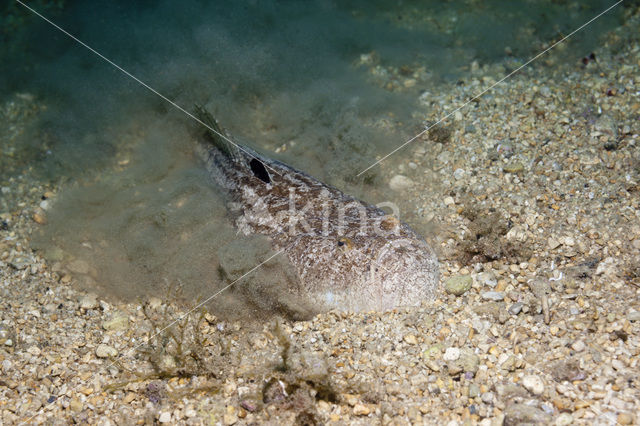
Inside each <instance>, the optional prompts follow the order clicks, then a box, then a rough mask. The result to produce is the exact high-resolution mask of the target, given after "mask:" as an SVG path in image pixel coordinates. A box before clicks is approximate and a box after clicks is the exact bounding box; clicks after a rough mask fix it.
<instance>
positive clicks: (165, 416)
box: [158, 411, 171, 423]
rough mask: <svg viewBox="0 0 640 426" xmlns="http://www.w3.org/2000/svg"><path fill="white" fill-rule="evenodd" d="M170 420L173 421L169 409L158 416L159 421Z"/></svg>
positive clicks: (165, 421)
mask: <svg viewBox="0 0 640 426" xmlns="http://www.w3.org/2000/svg"><path fill="white" fill-rule="evenodd" d="M170 421H171V413H170V412H168V411H163V412H162V413H160V415H159V416H158V422H159V423H169V422H170Z"/></svg>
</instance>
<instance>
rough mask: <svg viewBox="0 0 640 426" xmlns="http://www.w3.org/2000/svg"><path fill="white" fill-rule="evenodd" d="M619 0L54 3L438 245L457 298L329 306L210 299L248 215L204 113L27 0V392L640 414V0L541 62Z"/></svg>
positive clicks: (21, 290) (27, 419) (18, 150)
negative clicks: (295, 307)
mask: <svg viewBox="0 0 640 426" xmlns="http://www.w3.org/2000/svg"><path fill="white" fill-rule="evenodd" d="M613 4H614V3H607V2H600V1H593V2H552V1H549V2H546V1H545V2H535V3H534V2H498V1H494V2H486V3H483V4H478V3H477V2H474V1H452V2H447V3H445V4H443V3H441V2H413V1H407V2H400V3H398V2H384V1H376V2H358V1H349V2H340V3H339V4H338V3H334V2H330V1H317V2H309V3H307V4H304V5H303V4H302V3H296V2H255V1H243V2H233V5H226V4H225V5H221V4H217V3H216V4H213V5H210V4H202V3H200V2H193V3H186V4H182V3H181V4H180V6H178V5H176V4H173V3H171V2H163V3H160V4H150V3H149V4H147V3H141V4H139V5H137V6H135V7H134V6H130V5H127V4H126V3H124V2H123V3H120V2H105V4H99V3H92V5H91V6H89V5H83V4H79V3H76V2H55V3H53V2H46V1H35V2H29V3H28V5H29V6H30V7H33V8H34V9H35V10H36V11H38V12H40V13H42V14H43V15H44V16H46V17H48V18H50V19H51V20H52V21H53V22H55V23H56V24H58V25H60V26H61V27H62V28H64V29H65V30H68V31H69V32H70V33H72V34H73V35H75V36H77V37H78V38H79V39H80V40H82V41H83V42H85V43H87V44H88V45H90V46H91V47H92V48H94V49H96V51H98V52H100V53H101V54H103V55H104V56H105V57H107V58H109V59H110V60H113V61H114V62H115V63H117V64H119V65H120V66H122V67H123V68H125V69H126V70H127V72H130V73H131V74H132V75H135V76H136V77H137V78H139V79H140V80H142V81H144V82H145V83H146V84H148V85H149V86H150V87H152V88H154V89H155V90H157V91H158V92H159V93H161V94H163V96H166V97H167V98H168V99H170V100H171V101H172V102H174V103H175V104H177V105H179V106H181V107H184V108H185V109H186V110H188V111H190V110H191V109H192V107H193V105H194V104H202V105H205V106H206V107H207V108H208V109H209V110H211V111H212V112H213V113H214V114H215V115H216V117H217V118H218V119H219V121H220V122H221V123H222V124H223V125H224V126H225V127H226V128H228V129H229V131H230V133H231V134H233V135H234V136H235V137H236V138H238V140H239V141H241V142H242V143H246V144H247V145H248V146H251V147H252V148H253V149H256V150H258V151H259V152H261V153H263V154H265V155H267V156H269V157H271V158H275V159H278V160H281V161H284V162H286V163H289V164H291V165H292V166H294V167H296V168H298V169H300V170H304V171H305V172H307V173H309V174H310V175H312V176H315V177H317V178H318V179H320V180H321V181H324V182H327V183H328V184H331V185H334V186H336V187H338V188H340V189H342V190H343V191H345V192H346V193H348V194H351V195H354V196H357V197H358V198H361V199H363V200H366V201H368V202H370V203H379V202H387V203H393V204H394V205H396V206H397V207H398V209H399V214H400V219H401V220H403V221H406V222H407V223H408V224H409V225H410V226H411V227H412V228H413V229H414V230H415V231H416V232H418V233H419V234H421V235H423V236H424V238H425V239H426V240H427V242H428V243H429V244H430V245H431V246H432V247H433V249H434V250H435V251H436V252H437V254H438V259H439V261H440V273H441V275H442V277H441V288H440V289H439V292H438V295H437V299H436V300H435V301H424V302H423V303H422V304H421V305H420V306H417V307H413V308H399V309H395V310H392V311H388V312H367V313H338V312H329V313H323V314H320V315H317V316H315V317H313V318H312V319H310V320H308V321H292V320H291V319H289V318H287V317H282V316H281V315H279V313H278V312H270V311H269V310H268V309H266V310H265V309H257V307H256V306H255V304H252V303H249V302H247V301H246V300H243V299H242V297H241V293H239V292H234V291H226V292H223V293H221V294H220V295H219V296H216V298H214V299H213V300H212V301H210V302H209V303H207V304H206V310H203V309H199V308H198V309H196V310H194V311H193V312H190V309H191V308H192V307H193V306H196V305H197V304H198V303H199V302H201V301H203V300H205V299H207V298H208V297H210V296H211V295H212V294H214V292H215V291H216V290H218V289H221V288H222V287H223V286H224V285H226V284H227V283H228V281H225V280H224V279H223V278H222V277H221V276H220V274H219V269H220V259H218V253H219V249H220V248H221V247H224V246H226V245H228V244H230V242H234V241H237V240H238V236H237V231H236V229H235V228H234V227H233V223H232V221H230V220H229V217H228V212H227V209H226V208H225V195H224V193H223V191H221V189H220V188H216V187H215V186H214V185H212V183H211V180H210V178H209V177H208V176H207V173H206V171H205V169H204V167H203V165H202V163H201V162H200V161H199V160H198V158H197V156H196V155H195V154H194V145H195V140H196V136H195V134H196V133H197V125H196V124H194V123H193V120H191V119H190V117H188V116H187V115H185V114H184V113H183V112H182V111H180V110H178V109H176V108H175V107H174V106H173V105H171V104H170V103H168V102H166V100H164V99H161V98H159V97H158V96H156V95H155V94H154V93H151V92H150V91H148V90H147V89H145V88H144V87H141V86H140V84H139V83H138V82H136V81H134V80H132V79H131V78H129V77H128V76H126V75H123V73H121V72H120V71H119V70H117V69H114V68H113V67H111V66H110V65H109V64H108V63H106V62H104V61H103V60H101V59H100V58H98V57H96V55H95V54H93V53H92V52H90V51H88V50H87V49H85V48H84V47H82V46H80V45H78V44H77V43H75V42H74V41H73V40H70V39H69V37H67V36H66V35H65V34H63V33H61V32H60V31H59V30H57V29H56V28H54V27H52V26H51V25H50V24H48V23H46V22H44V21H43V20H42V19H41V18H39V17H38V16H36V15H34V14H33V13H32V12H30V11H29V10H27V9H25V8H24V7H23V6H20V5H19V4H18V3H14V4H11V5H9V6H6V9H5V12H6V13H3V15H2V16H3V17H2V18H0V19H1V20H2V22H3V30H2V37H3V47H2V48H1V50H0V56H1V59H2V61H1V62H2V64H1V65H0V66H1V67H2V74H3V77H5V76H6V78H3V79H2V83H0V116H2V118H3V119H2V120H1V122H0V151H1V156H0V190H1V192H0V219H1V226H0V295H1V297H0V306H1V307H2V309H1V310H0V368H1V369H2V377H1V378H0V422H1V423H3V424H21V423H23V424H32V423H35V424H42V423H54V424H58V423H60V424H65V423H70V422H89V423H96V424H113V423H115V424H130V423H139V424H144V423H146V422H160V423H170V424H227V425H229V424H248V423H267V424H299V423H303V424H316V423H322V424H371V423H372V422H380V423H382V424H434V423H444V422H446V423H448V424H452V425H453V424H476V423H481V424H486V425H492V424H503V423H504V424H520V423H535V422H538V423H544V424H548V423H554V424H573V423H575V424H587V423H588V424H592V423H597V424H616V423H620V424H634V423H636V422H638V417H637V416H638V415H637V413H638V410H639V408H638V401H639V400H640V384H639V382H638V376H637V373H636V372H637V369H638V359H639V357H638V355H640V350H639V348H640V299H639V292H640V289H639V287H640V278H639V277H640V269H639V267H638V265H640V214H639V213H638V212H639V211H640V210H639V203H640V200H639V198H638V193H639V192H638V191H639V188H640V187H639V182H640V150H639V149H640V148H639V147H638V140H639V135H640V98H639V95H640V91H639V89H638V87H639V82H640V74H638V71H637V70H638V67H640V45H639V44H638V31H637V29H638V27H639V25H638V24H639V22H640V12H639V10H638V7H637V5H634V4H625V3H622V4H620V5H618V6H616V7H615V8H613V9H612V10H611V11H610V12H609V13H607V14H605V15H603V16H602V17H601V18H599V19H597V20H595V21H594V22H593V24H589V26H587V27H585V28H584V30H582V31H580V32H579V33H576V34H575V36H572V37H571V38H569V39H568V40H566V41H563V42H561V43H559V44H558V45H557V46H554V47H553V48H552V49H551V50H550V51H549V52H548V54H545V55H543V56H541V57H539V58H538V59H536V60H535V61H533V62H532V63H531V64H529V65H527V66H525V67H523V68H522V69H521V70H518V68H519V67H521V66H522V65H525V64H526V63H527V61H528V60H529V59H530V58H533V57H535V56H536V55H537V54H538V53H540V52H542V51H544V50H545V49H547V48H549V47H551V46H553V45H554V43H556V42H558V41H561V40H563V38H564V37H565V36H567V35H569V34H571V32H572V31H573V30H574V29H576V28H579V27H580V26H581V25H582V24H584V23H586V22H588V21H589V20H590V19H591V18H593V17H595V16H596V15H598V14H599V13H600V12H602V11H604V10H605V9H607V8H608V7H609V6H611V5H613ZM3 7H4V6H3ZM515 70H518V72H515V73H513V74H512V72H513V71H515ZM505 76H509V77H508V79H507V80H505V81H504V82H503V83H500V84H496V83H498V82H499V81H500V80H501V79H502V78H503V77H505ZM485 91H486V93H484V92H485ZM480 93H483V95H482V96H477V95H478V94H480ZM443 117H446V119H444V120H442V119H443ZM434 124H435V125H434ZM432 125H433V127H431V126H432ZM427 127H431V128H430V129H429V130H428V131H426V132H423V130H424V129H425V128H427ZM417 134H420V136H419V137H418V138H416V139H415V140H414V141H413V142H411V143H409V144H407V145H406V146H405V147H404V148H402V149H400V150H398V151H397V152H395V153H394V154H393V155H391V156H389V157H388V158H384V157H385V156H386V155H387V154H388V153H390V152H392V151H393V150H395V149H396V148H397V147H399V146H400V145H402V144H403V143H404V142H405V141H407V140H409V139H410V138H412V137H413V136H415V135H417ZM383 158H384V161H382V162H380V163H379V164H378V163H377V161H378V160H381V159H383ZM370 166H373V167H371V168H369V167H370ZM361 172H363V173H361ZM237 247H240V249H239V250H240V251H239V252H238V256H241V255H242V247H243V246H242V245H240V246H237V245H236V250H238V248H237ZM246 248H247V251H249V250H250V249H251V247H249V246H247V247H246ZM250 268H252V266H251V265H247V269H250ZM187 313H189V315H186V316H185V314H187Z"/></svg>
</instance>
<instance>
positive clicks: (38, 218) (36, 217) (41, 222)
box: [33, 213, 47, 225]
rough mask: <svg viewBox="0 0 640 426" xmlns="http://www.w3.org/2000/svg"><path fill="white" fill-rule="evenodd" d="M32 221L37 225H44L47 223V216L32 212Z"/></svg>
mask: <svg viewBox="0 0 640 426" xmlns="http://www.w3.org/2000/svg"><path fill="white" fill-rule="evenodd" d="M33 221H34V222H35V223H37V224H39V225H46V223H47V218H46V217H45V216H44V215H43V214H40V213H34V214H33Z"/></svg>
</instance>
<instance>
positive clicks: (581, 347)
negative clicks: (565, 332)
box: [571, 340, 586, 352]
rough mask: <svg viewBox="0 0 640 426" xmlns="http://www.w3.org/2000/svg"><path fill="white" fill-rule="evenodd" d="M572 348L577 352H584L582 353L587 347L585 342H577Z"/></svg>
mask: <svg viewBox="0 0 640 426" xmlns="http://www.w3.org/2000/svg"><path fill="white" fill-rule="evenodd" d="M571 348H572V349H573V350H574V351H576V352H582V351H584V350H585V348H586V345H585V344H584V342H583V341H582V340H576V341H575V342H573V344H572V345H571Z"/></svg>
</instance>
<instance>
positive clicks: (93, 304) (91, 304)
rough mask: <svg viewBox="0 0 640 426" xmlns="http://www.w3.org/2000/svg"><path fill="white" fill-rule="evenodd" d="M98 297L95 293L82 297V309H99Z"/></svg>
mask: <svg viewBox="0 0 640 426" xmlns="http://www.w3.org/2000/svg"><path fill="white" fill-rule="evenodd" d="M97 298H98V296H97V295H95V294H93V293H89V294H85V295H84V296H82V297H81V298H80V301H79V303H80V308H82V309H95V308H97V307H98V299H97Z"/></svg>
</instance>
